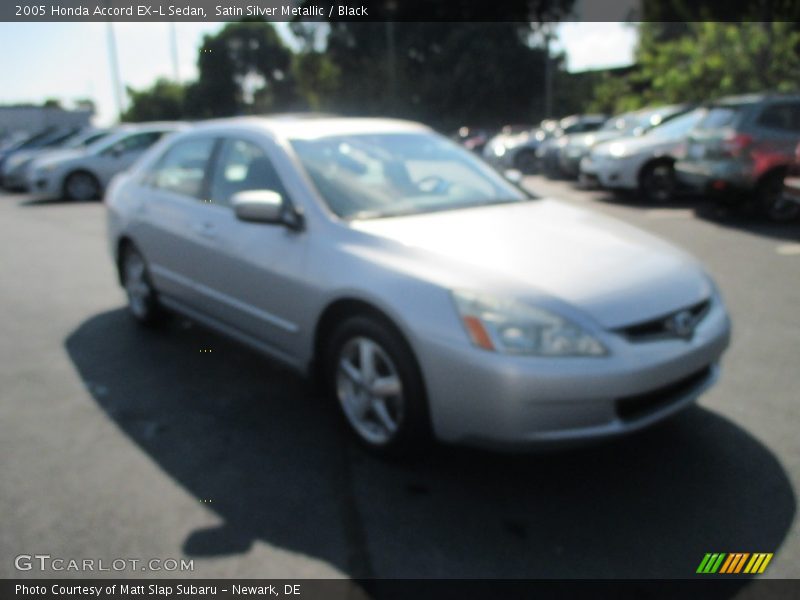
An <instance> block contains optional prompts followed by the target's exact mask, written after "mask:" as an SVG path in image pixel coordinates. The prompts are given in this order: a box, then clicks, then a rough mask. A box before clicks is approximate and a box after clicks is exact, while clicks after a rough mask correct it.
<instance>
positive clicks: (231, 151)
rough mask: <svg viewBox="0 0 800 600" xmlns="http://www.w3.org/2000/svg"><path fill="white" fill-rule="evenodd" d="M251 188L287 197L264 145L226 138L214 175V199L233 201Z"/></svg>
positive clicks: (228, 203) (212, 185)
mask: <svg viewBox="0 0 800 600" xmlns="http://www.w3.org/2000/svg"><path fill="white" fill-rule="evenodd" d="M250 190H270V191H273V192H278V193H279V194H280V195H281V196H283V197H284V198H286V193H285V191H284V188H283V185H282V184H281V181H280V178H279V177H278V173H277V172H276V171H275V168H274V167H273V166H272V161H270V159H269V158H268V157H267V154H266V153H265V152H264V150H263V149H262V148H261V147H259V146H257V145H256V144H253V143H252V142H248V141H245V140H237V139H229V140H226V141H225V142H224V143H223V146H222V151H221V152H220V154H219V159H218V160H217V165H216V168H215V169H214V175H213V177H212V179H211V191H210V194H209V196H210V199H211V202H212V203H214V204H220V205H223V206H226V205H230V202H231V197H232V196H233V195H234V194H236V193H238V192H244V191H250Z"/></svg>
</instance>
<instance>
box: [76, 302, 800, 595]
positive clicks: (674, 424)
mask: <svg viewBox="0 0 800 600" xmlns="http://www.w3.org/2000/svg"><path fill="white" fill-rule="evenodd" d="M65 347H66V351H67V353H68V354H69V357H70V358H71V360H72V362H73V363H74V365H75V367H76V369H77V371H78V373H79V374H80V376H81V378H82V379H83V381H84V383H85V385H86V387H87V389H88V390H89V391H90V393H91V394H92V397H93V398H94V400H95V401H96V402H97V404H98V406H99V407H100V408H101V409H102V410H103V411H105V413H106V414H107V415H108V416H109V418H110V419H112V420H113V422H114V423H115V424H116V425H117V426H118V427H119V429H120V430H121V431H122V432H123V433H125V434H126V435H127V436H128V437H129V438H130V439H131V441H132V442H134V443H135V444H136V445H137V446H138V447H140V448H141V450H142V451H144V452H145V453H146V454H147V455H148V456H149V457H150V458H151V459H152V460H153V461H154V462H155V463H156V464H157V465H159V467H161V468H162V469H163V471H164V473H166V474H168V475H169V476H170V477H172V478H174V479H175V481H176V482H177V483H178V484H179V485H181V486H182V487H183V488H184V489H185V490H186V491H187V493H189V494H191V495H192V496H194V497H196V498H198V499H211V500H212V502H211V503H209V504H208V507H209V508H210V509H212V510H214V511H216V513H217V514H218V515H219V517H220V518H221V519H222V522H223V523H222V524H221V525H220V526H217V527H213V528H209V529H201V530H197V531H187V532H186V539H185V542H184V546H183V548H182V550H183V552H184V553H185V554H186V555H188V556H190V557H201V558H209V559H210V558H213V557H217V556H228V555H235V554H239V553H244V552H246V551H247V550H248V549H249V548H250V546H251V544H253V542H254V541H262V542H265V543H267V544H270V545H273V546H276V547H279V548H282V549H285V550H288V551H291V552H296V553H302V554H304V555H308V556H311V557H314V558H316V559H320V560H323V561H326V562H327V563H328V564H330V565H333V566H334V567H336V568H337V569H340V570H341V571H343V572H345V573H347V574H349V575H351V576H353V577H384V578H390V577H391V578H395V577H399V578H412V577H413V578H475V577H477V578H576V577H578V578H634V577H636V578H670V577H679V578H684V577H692V576H694V573H695V570H696V568H697V566H698V564H699V563H700V561H701V559H702V558H703V555H704V554H705V553H706V552H733V551H742V552H779V547H780V545H781V542H782V541H783V539H784V537H785V536H786V534H787V531H788V529H789V527H790V524H791V523H792V520H793V518H794V514H795V510H796V500H795V496H794V493H793V491H792V488H791V485H790V482H789V481H788V479H787V476H786V474H785V472H784V470H783V468H782V467H781V465H780V464H779V462H778V461H777V460H776V458H775V457H774V456H773V454H772V453H771V452H770V451H769V450H768V449H767V448H766V447H765V446H763V445H762V444H761V443H760V442H759V441H757V440H756V439H754V438H753V437H751V436H750V435H749V434H748V433H747V432H745V431H744V430H742V429H741V428H739V427H738V426H736V425H735V424H733V423H731V422H730V421H728V420H726V419H724V418H722V417H720V416H719V415H716V414H714V413H712V412H710V411H708V410H705V409H703V408H692V409H689V410H687V411H685V412H684V413H683V414H681V415H680V416H678V417H676V418H674V419H672V420H670V421H668V422H666V423H664V424H662V425H660V426H658V427H655V428H652V429H650V430H648V431H646V432H642V433H639V434H635V435H632V436H628V437H625V438H623V439H619V440H616V441H613V442H609V443H603V444H600V445H595V446H590V447H585V448H580V449H572V450H569V451H558V452H556V451H549V452H537V453H535V454H522V455H509V454H495V453H491V452H484V451H476V450H468V449H462V448H454V447H442V448H437V449H435V450H434V451H433V452H432V454H431V455H429V456H427V457H425V459H424V460H417V461H412V462H385V461H381V460H378V459H376V458H374V457H372V456H370V455H368V454H365V453H364V452H363V451H362V450H361V449H360V448H358V447H356V446H354V445H353V444H352V443H351V442H350V441H349V438H348V437H347V436H346V435H345V433H344V431H343V427H342V426H341V423H340V422H339V420H338V417H337V415H336V413H335V412H334V411H333V410H332V408H331V407H330V405H329V404H328V403H327V402H325V401H323V400H322V399H321V398H319V397H318V396H317V395H316V394H315V393H314V392H313V390H312V387H311V386H310V384H308V383H306V382H305V381H304V380H302V379H301V378H299V377H297V376H295V375H293V374H291V373H289V372H287V371H285V370H283V369H282V368H280V367H278V366H275V365H274V364H273V363H271V362H270V361H268V360H265V359H264V358H262V357H261V356H259V355H257V354H255V353H253V352H250V351H249V350H247V349H244V348H241V347H239V346H238V345H236V344H234V343H231V342H229V341H227V340H225V339H223V338H221V337H219V336H217V335H215V334H213V333H210V332H208V331H205V330H204V329H202V328H200V327H197V326H191V325H189V324H188V323H186V322H185V321H181V320H178V319H175V320H173V321H171V322H170V324H168V325H167V327H166V329H165V330H162V331H151V330H146V329H143V328H140V327H138V326H137V325H135V324H134V323H133V322H132V320H131V319H130V318H129V316H128V315H127V313H126V311H125V310H123V309H119V310H113V311H109V312H105V313H102V314H98V315H96V316H94V317H91V318H90V319H88V320H87V321H85V322H83V323H82V324H81V325H80V326H79V327H78V328H77V329H76V330H75V331H74V332H72V333H71V334H70V335H69V337H68V338H67V339H66V340H65ZM208 350H211V351H210V352H208ZM746 582H747V580H746V579H744V577H743V579H742V585H744V584H745V583H746Z"/></svg>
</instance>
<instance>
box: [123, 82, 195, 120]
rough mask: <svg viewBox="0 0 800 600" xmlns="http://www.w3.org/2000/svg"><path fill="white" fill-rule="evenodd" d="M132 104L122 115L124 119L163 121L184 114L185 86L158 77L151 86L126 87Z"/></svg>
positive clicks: (178, 117)
mask: <svg viewBox="0 0 800 600" xmlns="http://www.w3.org/2000/svg"><path fill="white" fill-rule="evenodd" d="M126 89H127V92H128V97H129V98H130V106H129V108H128V110H126V111H125V112H124V113H123V115H122V120H123V121H132V122H141V121H161V120H175V119H181V118H183V116H184V99H185V92H186V89H185V87H184V86H182V85H180V84H178V83H175V82H173V81H170V80H168V79H163V78H160V79H157V80H156V82H155V83H154V84H153V85H152V86H151V87H149V88H146V89H142V90H136V89H134V88H132V87H128V88H126Z"/></svg>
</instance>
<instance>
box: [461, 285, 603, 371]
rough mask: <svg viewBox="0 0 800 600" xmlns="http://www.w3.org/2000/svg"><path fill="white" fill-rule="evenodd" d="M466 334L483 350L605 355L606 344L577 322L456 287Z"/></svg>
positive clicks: (554, 354) (530, 353) (526, 353)
mask: <svg viewBox="0 0 800 600" xmlns="http://www.w3.org/2000/svg"><path fill="white" fill-rule="evenodd" d="M453 298H454V299H455V303H456V307H457V309H458V312H459V314H460V316H461V321H462V323H464V327H465V329H466V331H467V335H468V336H469V338H470V340H471V341H472V343H473V344H475V345H476V346H478V347H479V348H483V349H484V350H491V351H495V352H503V353H505V354H522V355H533V356H603V355H605V354H607V351H606V349H605V347H604V346H603V345H602V344H601V343H600V342H599V341H598V340H597V339H596V338H594V337H593V336H592V335H590V334H589V333H587V332H586V331H584V330H583V329H582V328H581V327H579V326H578V325H576V324H574V323H572V322H570V321H568V320H567V319H565V318H563V317H560V316H558V315H556V314H553V313H552V312H550V311H548V310H545V309H542V308H536V307H534V306H530V305H528V304H524V303H522V302H519V301H516V300H504V299H499V298H494V297H492V296H487V295H483V294H476V293H472V292H465V291H454V292H453Z"/></svg>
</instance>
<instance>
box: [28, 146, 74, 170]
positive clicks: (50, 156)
mask: <svg viewBox="0 0 800 600" xmlns="http://www.w3.org/2000/svg"><path fill="white" fill-rule="evenodd" d="M82 156H86V151H85V150H78V149H74V148H65V149H63V150H48V151H47V152H46V153H42V154H41V155H39V156H37V157H36V165H35V166H36V167H48V166H50V165H55V164H58V163H62V162H67V161H69V160H73V159H76V158H80V157H82Z"/></svg>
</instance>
